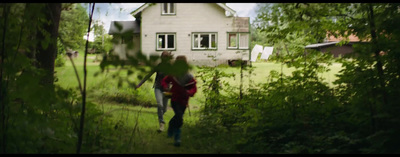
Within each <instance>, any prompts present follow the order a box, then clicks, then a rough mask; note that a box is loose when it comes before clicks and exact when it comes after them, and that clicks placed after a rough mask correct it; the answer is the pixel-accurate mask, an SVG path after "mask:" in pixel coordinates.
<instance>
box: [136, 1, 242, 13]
mask: <svg viewBox="0 0 400 157" xmlns="http://www.w3.org/2000/svg"><path fill="white" fill-rule="evenodd" d="M216 4H217V5H218V6H220V7H221V8H223V9H225V11H228V12H229V13H230V14H231V15H233V16H237V14H236V11H235V10H233V9H232V8H229V7H228V6H227V5H226V4H225V3H216ZM150 5H151V3H145V4H143V5H142V6H140V7H139V8H137V9H136V10H134V11H132V12H131V14H132V15H133V16H136V15H137V14H139V13H140V12H142V11H143V10H144V9H146V8H147V7H149V6H150Z"/></svg>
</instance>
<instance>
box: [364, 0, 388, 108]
mask: <svg viewBox="0 0 400 157" xmlns="http://www.w3.org/2000/svg"><path fill="white" fill-rule="evenodd" d="M368 10H369V11H368V13H369V26H370V31H371V32H370V33H371V42H372V44H373V51H374V54H375V59H376V69H377V71H378V80H379V83H380V89H379V90H380V92H381V93H382V97H383V100H382V101H383V105H386V104H387V94H386V90H385V81H384V74H383V65H382V61H381V57H380V54H379V52H380V51H381V49H380V48H379V47H380V46H379V44H378V36H377V33H376V26H375V21H374V20H375V19H374V9H373V6H372V4H371V3H369V4H368Z"/></svg>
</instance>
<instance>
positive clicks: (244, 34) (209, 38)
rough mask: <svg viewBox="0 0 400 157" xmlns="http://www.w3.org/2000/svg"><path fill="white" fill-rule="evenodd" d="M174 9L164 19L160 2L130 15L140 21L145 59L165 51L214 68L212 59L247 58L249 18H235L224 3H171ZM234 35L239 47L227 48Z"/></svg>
mask: <svg viewBox="0 0 400 157" xmlns="http://www.w3.org/2000/svg"><path fill="white" fill-rule="evenodd" d="M173 9H174V13H173V14H167V16H166V15H165V14H163V4H162V3H146V4H144V5H142V6H141V7H139V8H138V9H136V10H135V11H133V12H132V13H131V14H132V15H133V16H134V17H135V18H136V21H138V22H140V47H141V48H140V50H141V51H142V52H143V53H144V54H147V56H150V55H160V53H161V52H162V51H164V50H168V51H172V54H173V55H174V56H178V55H185V56H186V57H187V59H188V61H189V62H191V63H193V64H196V65H214V64H212V63H210V61H212V60H213V59H212V57H211V56H214V57H215V58H214V59H216V60H217V61H218V63H215V64H221V63H228V62H227V60H239V59H243V60H248V59H249V53H250V52H249V51H250V50H249V48H246V47H248V46H249V45H250V44H249V39H250V29H249V26H250V18H249V17H237V16H236V12H235V11H234V10H233V9H231V8H229V7H228V6H226V5H225V4H223V3H174V8H173ZM235 33H236V34H237V35H236V36H237V42H238V44H237V45H238V46H237V47H236V48H235V47H233V48H232V47H229V48H228V34H235ZM203 39H204V40H203ZM172 41H173V42H172ZM239 43H241V44H239ZM240 46H241V47H240ZM243 46H244V47H243ZM200 62H201V63H200Z"/></svg>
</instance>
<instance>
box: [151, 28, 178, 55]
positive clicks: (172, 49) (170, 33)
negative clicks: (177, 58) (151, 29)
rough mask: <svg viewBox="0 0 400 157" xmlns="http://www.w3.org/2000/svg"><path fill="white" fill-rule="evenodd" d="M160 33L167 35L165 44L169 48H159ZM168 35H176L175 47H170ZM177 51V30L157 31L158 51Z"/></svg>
mask: <svg viewBox="0 0 400 157" xmlns="http://www.w3.org/2000/svg"><path fill="white" fill-rule="evenodd" d="M160 35H165V37H164V39H166V42H165V46H166V47H167V48H165V47H164V48H158V44H159V40H158V39H159V36H160ZM168 35H173V36H174V47H173V48H168ZM165 50H167V51H175V50H176V32H159V33H156V51H165Z"/></svg>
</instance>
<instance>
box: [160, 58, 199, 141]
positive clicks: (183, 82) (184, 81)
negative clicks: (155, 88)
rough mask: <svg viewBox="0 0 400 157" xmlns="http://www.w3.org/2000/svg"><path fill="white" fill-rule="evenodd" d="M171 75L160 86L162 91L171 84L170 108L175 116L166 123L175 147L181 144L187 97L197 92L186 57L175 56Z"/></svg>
mask: <svg viewBox="0 0 400 157" xmlns="http://www.w3.org/2000/svg"><path fill="white" fill-rule="evenodd" d="M173 69H174V71H173V73H171V75H168V76H166V77H164V78H163V79H162V81H161V86H162V87H163V88H164V91H167V90H168V85H169V84H170V83H171V84H172V87H171V89H170V91H169V92H170V93H172V96H171V107H172V109H173V110H174V113H175V115H174V116H173V117H172V118H171V120H170V121H169V123H168V132H167V134H168V137H172V136H174V139H175V143H174V145H175V146H180V144H181V129H180V128H181V127H182V124H183V114H184V112H185V110H186V108H187V107H188V105H189V97H193V96H194V94H195V93H196V92H197V87H196V80H195V79H194V77H193V75H192V74H190V73H189V65H188V63H187V61H186V57H185V56H183V55H181V56H177V57H176V60H175V62H174V64H173Z"/></svg>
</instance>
